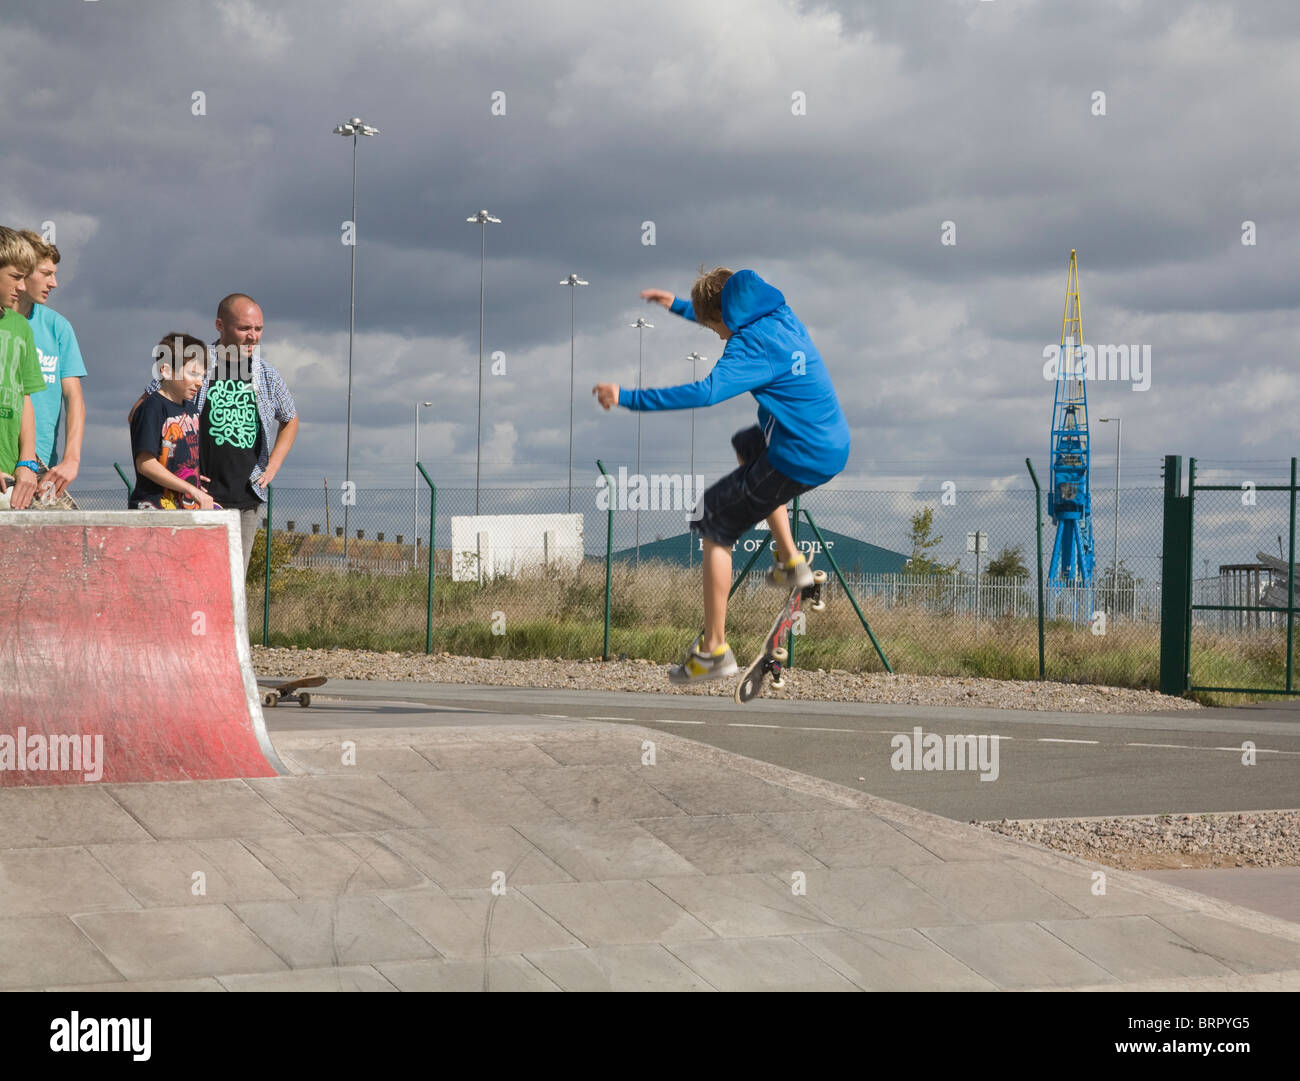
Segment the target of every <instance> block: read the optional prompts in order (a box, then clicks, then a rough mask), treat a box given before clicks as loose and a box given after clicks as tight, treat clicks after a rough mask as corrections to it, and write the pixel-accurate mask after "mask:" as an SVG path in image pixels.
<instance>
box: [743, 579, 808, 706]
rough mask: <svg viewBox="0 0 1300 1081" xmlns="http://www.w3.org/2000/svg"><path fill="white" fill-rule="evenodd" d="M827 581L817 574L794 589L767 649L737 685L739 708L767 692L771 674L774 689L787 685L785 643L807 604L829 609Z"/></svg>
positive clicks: (771, 633) (772, 631) (768, 637)
mask: <svg viewBox="0 0 1300 1081" xmlns="http://www.w3.org/2000/svg"><path fill="white" fill-rule="evenodd" d="M808 563H809V565H811V564H812V558H811V556H810V557H809V559H808ZM825 582H826V572H825V571H813V584H812V585H810V586H805V587H803V588H802V589H800V588H799V587H798V586H793V587H791V589H790V594H789V596H788V597H787V598H786V602H785V607H784V608H782V609H781V611H780V614H778V615H777V617H776V621H775V622H774V623H773V624H772V629H771V630H770V631H768V632H767V637H766V638H764V639H763V648H762V650H761V651H760V652H759V654H758V657H757V658H755V660H754V663H753V664H751V665H750V666H749V667H748V668H746V669H745V670H744V671H743V672H741V673H740V680H739V682H737V684H736V693H735V695H734V696H733V697H734V698H735V700H736V702H737V703H738V704H739V705H742V706H743V705H744V704H745V703H746V702H748V701H750V700H751V699H754V698H757V697H758V696H759V694H761V693H762V690H763V680H764V679H765V678H766V677H767V675H768V673H769V672H770V673H771V674H772V686H773V687H775V688H777V689H778V690H779V689H780V688H781V687H784V686H785V678H784V671H785V662H786V660H787V659H788V657H789V654H788V653H787V652H786V649H785V646H783V645H782V644H781V643H782V641H783V640H784V639H785V636H786V635H787V634H788V633H789V632H790V629H791V628H792V627H793V626H794V624H795V618H796V617H797V616H798V614H799V613H800V612H801V611H802V610H803V602H804V601H806V600H811V601H812V604H811V606H810V607H811V608H812V610H813V611H814V612H819V611H821V610H822V609H823V608H824V607H826V602H825V601H823V600H822V586H823V585H824V584H825Z"/></svg>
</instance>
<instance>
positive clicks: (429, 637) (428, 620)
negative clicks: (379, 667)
mask: <svg viewBox="0 0 1300 1081" xmlns="http://www.w3.org/2000/svg"><path fill="white" fill-rule="evenodd" d="M415 467H416V469H418V470H419V471H420V476H422V477H423V478H424V483H425V484H427V485H428V486H429V599H428V601H427V602H426V608H425V614H424V652H425V653H432V652H433V527H434V525H435V523H436V521H437V513H438V487H437V485H435V484H434V483H433V481H432V480H431V479H430V477H429V474H428V473H426V472H425V469H424V466H423V465H422V464H421V463H420V462H416V463H415Z"/></svg>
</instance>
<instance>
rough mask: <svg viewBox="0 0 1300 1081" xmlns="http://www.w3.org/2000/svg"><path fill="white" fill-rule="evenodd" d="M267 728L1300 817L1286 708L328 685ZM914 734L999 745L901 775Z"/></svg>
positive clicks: (1107, 805)
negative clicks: (494, 738) (513, 730)
mask: <svg viewBox="0 0 1300 1081" xmlns="http://www.w3.org/2000/svg"><path fill="white" fill-rule="evenodd" d="M1297 705H1300V704H1297ZM266 718H267V725H268V728H269V729H270V731H271V733H272V736H274V734H275V732H276V731H277V730H289V729H303V728H340V729H347V728H354V727H404V726H408V725H415V726H423V725H430V724H434V725H463V724H493V723H496V724H499V723H520V722H526V721H528V720H529V719H531V718H539V719H541V720H543V721H545V722H547V723H559V724H563V723H565V722H566V721H577V720H599V721H607V722H610V723H614V724H637V725H643V726H645V727H647V728H651V729H660V730H662V731H665V732H672V733H673V734H675V735H678V736H684V737H686V738H689V739H695V740H699V741H700V742H702V743H708V744H712V745H713V746H716V747H721V748H724V749H726V750H729V751H735V752H737V753H739V754H744V755H748V756H750V757H751V758H757V759H761V760H763V761H767V762H772V763H774V764H776V765H780V766H784V767H786V768H788V769H794V770H798V771H800V772H802V773H807V774H811V775H813V776H815V777H822V778H824V779H826V780H830V781H835V782H836V783H838V784H843V785H847V786H849V787H851V788H856V789H858V790H860V791H865V792H869V793H870V794H872V795H875V796H881V797H884V798H886V799H891V800H896V801H897V802H899V803H904V804H907V805H908V806H911V807H918V808H921V809H923V810H926V811H931V812H933V813H935V814H940V815H944V816H946V817H948V818H954V819H957V820H959V821H969V820H971V819H979V820H990V819H1001V818H1055V817H1079V816H1092V815H1112V814H1164V813H1175V812H1177V813H1193V812H1205V811H1256V810H1268V809H1284V808H1295V807H1297V806H1300V708H1296V707H1295V706H1292V704H1291V703H1285V704H1283V705H1281V706H1253V707H1245V708H1241V709H1213V710H1210V709H1207V710H1203V711H1198V712H1178V713H1170V714H1144V715H1134V716H1128V715H1096V714H1089V715H1080V714H1066V713H1041V712H1030V711H1013V710H991V709H953V708H930V707H924V706H904V707H900V706H874V705H864V704H861V703H846V702H800V703H784V702H778V701H775V700H773V699H761V700H759V701H757V702H753V703H750V704H749V705H747V706H737V705H735V704H734V703H732V702H731V701H730V700H729V699H717V698H710V697H703V696H695V695H690V696H686V695H652V694H620V693H610V692H598V691H561V690H534V689H528V688H515V687H489V686H479V685H458V684H419V683H400V682H377V681H354V680H331V681H330V682H329V683H328V684H326V686H324V687H322V688H320V690H319V692H317V694H316V696H315V701H314V703H313V705H312V707H311V708H310V709H305V710H304V709H299V708H297V707H294V706H291V705H287V704H286V705H281V706H280V707H278V708H277V709H275V710H267V711H266ZM918 726H919V727H920V728H921V729H922V737H923V742H924V736H925V735H926V734H929V733H934V734H936V735H938V736H941V737H946V736H949V735H953V736H959V735H960V736H966V735H975V736H977V737H979V736H982V737H989V738H988V739H986V740H985V741H984V744H983V747H984V751H985V757H984V759H983V766H984V768H983V769H979V768H966V769H951V768H950V769H926V768H921V769H910V770H902V769H896V768H894V765H893V764H891V759H897V758H898V757H899V754H898V752H897V750H896V746H895V745H894V744H892V743H891V740H893V738H894V737H895V736H896V735H898V734H900V733H901V734H905V735H907V736H909V737H913V736H914V730H915V728H916V727H918ZM991 737H997V740H996V751H994V746H995V744H994V742H993V740H992V738H991ZM1247 741H1249V742H1251V743H1253V744H1254V747H1255V751H1254V756H1255V764H1254V765H1246V764H1243V754H1244V752H1243V746H1244V744H1245V743H1246V742H1247ZM994 754H996V759H995V758H994V757H993V756H994ZM906 757H907V761H909V762H911V763H912V764H914V765H921V766H924V765H925V761H924V759H920V758H916V757H914V756H913V755H911V754H908V755H907V756H906ZM995 762H996V779H994V778H993V774H994V772H995V771H994V769H993V768H992V767H993V765H994V763H995ZM949 764H951V765H956V764H957V763H956V762H950V763H949ZM969 765H970V764H969V763H968V766H969ZM975 765H976V766H978V765H980V763H979V762H976V763H975ZM982 775H986V776H989V778H990V779H989V780H982V779H981V776H982Z"/></svg>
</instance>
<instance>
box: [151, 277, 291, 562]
mask: <svg viewBox="0 0 1300 1081" xmlns="http://www.w3.org/2000/svg"><path fill="white" fill-rule="evenodd" d="M216 326H217V340H216V342H214V343H213V346H212V349H211V351H210V352H209V354H208V374H207V378H206V379H205V380H204V382H203V388H202V389H201V390H200V391H199V396H198V399H197V401H196V405H197V408H198V410H199V414H200V417H201V420H200V423H199V471H200V473H201V474H202V475H203V476H204V477H207V478H208V479H209V481H210V483H209V485H208V491H209V493H210V494H211V496H212V498H213V500H214V501H215V502H216V503H217V504H219V505H220V506H221V507H223V508H224V509H226V510H237V511H239V522H240V532H241V536H242V540H243V547H244V574H245V575H247V574H248V563H249V560H250V559H251V558H252V554H253V537H254V536H255V535H256V533H257V521H258V517H259V515H260V512H261V509H262V504H263V503H265V502H266V488H267V486H268V485H269V484H270V483H271V481H272V480H273V479H274V478H275V475H276V474H277V473H279V472H280V467H281V466H282V465H284V460H285V458H286V457H288V455H289V449H290V448H291V447H292V446H293V441H294V439H295V438H297V435H298V410H297V409H296V407H295V406H294V403H293V395H292V394H290V393H289V388H288V386H286V384H285V382H284V379H283V378H282V377H281V375H280V373H279V372H278V371H277V370H276V369H275V368H274V367H273V366H272V365H270V364H268V363H267V362H266V361H265V360H263V359H262V353H261V346H260V342H261V340H262V309H261V308H260V307H259V306H258V304H257V302H256V301H255V300H254V299H253V298H252V297H250V296H248V295H247V294H246V293H231V294H230V295H229V296H227V297H224V298H223V299H222V301H221V303H220V304H218V305H217V322H216ZM157 387H158V382H157V380H155V381H154V382H153V383H151V384H150V386H149V387H148V388H147V389H146V393H148V392H149V391H152V390H156V389H157ZM138 404H139V403H137V405H138ZM273 428H274V429H275V434H274V438H272V434H271V433H272V429H273Z"/></svg>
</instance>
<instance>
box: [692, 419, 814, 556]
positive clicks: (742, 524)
mask: <svg viewBox="0 0 1300 1081" xmlns="http://www.w3.org/2000/svg"><path fill="white" fill-rule="evenodd" d="M731 445H732V446H733V447H734V448H735V449H736V455H737V457H739V458H740V460H741V462H742V463H744V464H742V465H741V466H740V467H739V468H737V469H735V470H733V471H732V472H730V473H728V474H727V475H726V476H725V477H723V478H722V479H721V480H720V481H718V482H717V483H716V484H714V485H713V486H712V487H710V488H709V489H708V490H707V491H706V492H705V493H704V497H703V499H701V500H700V513H699V515H698V516H697V517H696V518H695V520H693V521H692V522H691V528H692V529H695V530H698V531H699V533H700V535H701V536H702V537H707V538H708V539H709V540H711V541H713V542H714V543H715V544H721V545H723V546H724V547H726V548H730V547H731V546H732V545H733V544H735V543H736V541H738V540H739V539H740V538H741V537H742V536H744V534H745V533H746V532H748V531H749V530H750V529H751V528H752V527H753V526H755V525H757V524H758V523H759V522H761V521H762V520H763V519H764V518H766V517H767V516H768V515H769V514H771V513H772V512H773V511H774V510H776V509H777V508H778V507H783V506H785V505H786V504H787V503H789V502H790V500H792V499H794V498H795V496H798V495H802V494H803V493H804V492H807V491H811V490H812V489H813V488H814V487H815V485H812V484H801V483H799V481H797V480H791V479H790V478H789V477H787V476H786V475H785V474H784V473H782V472H781V471H780V470H779V469H777V468H776V467H775V466H774V465H772V463H771V462H770V461H769V460H768V457H767V440H766V439H764V438H763V429H762V428H760V427H759V426H758V425H754V427H752V428H746V429H745V430H744V431H742V432H737V433H736V434H735V435H733V436H732V437H731Z"/></svg>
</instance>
